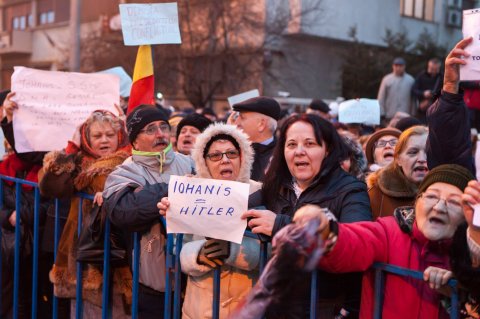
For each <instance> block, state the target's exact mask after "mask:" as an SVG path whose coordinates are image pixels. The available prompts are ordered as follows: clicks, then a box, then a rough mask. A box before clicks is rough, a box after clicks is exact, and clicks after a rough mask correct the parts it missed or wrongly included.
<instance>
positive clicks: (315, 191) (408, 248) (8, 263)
mask: <svg viewBox="0 0 480 319" xmlns="http://www.w3.org/2000/svg"><path fill="white" fill-rule="evenodd" d="M470 42H471V39H465V40H462V41H460V42H459V43H458V44H457V45H456V46H455V48H453V49H452V51H451V52H450V53H449V55H448V56H447V57H446V59H445V66H444V74H441V73H440V65H441V63H440V60H438V59H431V60H430V61H428V68H427V70H426V71H425V72H424V73H422V74H421V75H419V77H417V79H416V80H415V79H413V78H412V77H411V76H407V74H406V73H405V61H404V60H403V59H401V58H397V59H395V60H394V63H393V73H392V74H390V75H387V76H386V77H385V78H384V79H383V80H382V84H381V86H380V90H379V98H378V99H379V103H380V106H381V110H382V119H383V121H382V123H383V125H381V126H377V127H371V126H370V127H369V126H366V125H363V124H362V123H359V124H355V125H350V124H349V125H346V124H343V123H339V122H338V121H337V120H336V119H335V118H334V117H332V115H331V114H330V113H329V111H330V107H329V106H328V104H326V103H325V102H323V101H322V100H313V101H312V103H311V104H310V106H309V107H308V109H307V111H306V112H305V113H289V112H288V111H285V110H282V108H281V106H280V105H279V104H278V102H277V101H276V100H275V99H273V98H270V97H265V96H261V97H255V98H251V99H248V100H246V101H243V102H240V103H237V104H235V105H233V107H232V111H231V112H230V113H229V114H227V116H225V118H224V119H218V118H217V115H216V114H215V113H214V112H212V111H211V110H209V109H203V110H201V111H199V112H191V113H185V112H174V113H171V112H170V111H169V110H168V109H166V108H164V107H162V106H161V105H140V106H137V107H136V108H134V109H133V110H132V111H131V112H130V113H129V114H126V115H125V114H124V113H123V110H122V109H121V107H118V112H119V115H118V116H117V115H115V114H113V113H111V112H109V111H106V110H97V111H95V112H93V113H92V114H91V115H90V116H89V117H88V118H87V119H86V120H85V121H84V123H83V124H82V125H80V126H79V127H78V128H77V129H76V131H75V134H74V135H73V136H72V138H71V140H70V141H69V142H68V144H67V145H66V147H65V149H63V150H55V151H52V152H48V153H45V152H30V153H18V152H16V149H15V136H14V133H13V122H12V120H13V117H14V116H15V110H16V109H17V108H19V107H21V105H18V104H17V103H15V102H14V101H15V92H4V93H3V95H2V96H0V98H2V99H3V100H4V101H3V105H2V108H3V114H4V115H5V116H4V117H3V119H2V121H1V127H2V130H3V132H4V135H5V139H6V142H7V145H8V147H9V148H11V151H10V152H9V153H8V154H7V155H6V156H5V157H4V159H3V161H2V162H1V163H0V174H2V175H5V176H10V177H18V178H22V179H24V180H27V181H31V182H36V183H38V185H39V189H40V193H41V200H40V208H39V209H38V214H39V217H40V218H39V221H40V225H41V236H40V241H41V245H40V247H41V252H40V257H39V269H38V274H39V305H38V307H39V308H38V313H41V314H42V317H49V316H51V312H52V310H51V309H52V303H51V296H52V294H54V295H55V296H56V297H58V298H59V304H58V310H59V312H58V316H59V317H60V318H69V317H75V313H76V309H77V307H76V300H77V298H82V299H83V316H84V317H86V318H96V317H100V316H101V312H102V281H103V278H102V276H103V272H102V264H101V263H100V262H99V261H98V260H101V258H102V257H101V255H100V257H98V255H95V254H94V253H95V252H96V251H98V250H99V249H100V250H101V249H102V248H98V247H94V246H95V245H94V243H89V242H88V241H87V243H85V240H84V238H83V237H82V234H81V233H80V234H79V233H78V220H79V219H78V215H79V211H80V207H79V205H80V202H79V198H78V197H76V196H75V194H76V193H77V192H85V193H88V194H91V195H93V198H94V199H93V200H92V201H90V200H84V201H83V202H82V206H81V211H82V223H83V227H82V229H88V223H89V222H91V221H92V220H93V223H100V224H101V223H104V221H105V219H106V218H108V219H109V220H110V222H111V227H112V231H111V245H112V256H111V260H112V268H111V269H112V271H111V278H110V279H111V283H112V284H111V287H112V289H111V291H112V298H111V304H112V309H113V310H112V317H114V318H129V317H130V316H131V312H130V309H131V304H132V271H131V269H132V258H131V257H132V246H133V242H132V236H131V234H132V233H133V232H139V233H140V234H141V241H140V266H139V290H138V316H139V318H161V317H162V316H163V313H164V309H165V305H164V297H165V287H166V282H165V280H166V271H167V270H166V255H165V244H166V229H165V227H164V225H163V224H162V223H161V221H160V216H165V215H166V214H168V213H167V211H168V208H169V206H170V201H169V199H168V182H169V179H170V176H171V175H180V176H185V175H187V176H193V177H200V178H210V179H217V180H227V181H238V182H242V183H248V184H249V185H250V195H249V199H248V210H247V211H245V212H243V214H242V216H241V218H242V219H245V220H246V221H247V227H248V230H250V231H251V232H252V233H254V234H258V236H259V237H258V239H253V238H247V237H244V239H243V241H242V243H241V244H235V243H231V242H228V241H224V240H219V239H214V238H205V237H202V236H198V235H194V234H193V235H185V236H184V240H183V244H182V246H183V247H182V249H181V252H180V261H181V269H182V271H183V273H184V274H185V275H186V276H187V281H186V287H185V292H184V294H182V305H183V306H182V314H183V318H192V319H197V318H211V316H212V298H213V269H215V268H220V269H221V283H220V300H219V304H220V318H228V317H229V316H235V313H238V309H240V308H242V307H245V309H247V308H248V307H249V302H248V301H247V302H245V300H252V298H251V297H250V298H249V294H250V293H251V292H252V288H253V287H254V285H255V283H257V285H259V284H260V282H263V281H258V280H259V276H261V275H262V274H260V273H259V270H258V268H259V262H260V261H259V258H260V240H262V241H270V240H271V239H272V238H276V237H277V235H278V236H282V234H283V233H284V230H285V229H287V228H288V227H290V226H292V224H295V225H303V224H305V223H306V221H308V220H313V219H314V220H317V222H318V225H319V226H318V229H317V235H316V236H317V237H318V239H319V242H321V240H322V241H323V242H324V243H325V245H324V246H322V251H323V256H322V258H321V259H320V262H319V263H318V265H317V266H316V268H318V276H317V279H315V280H317V281H318V298H317V300H316V308H317V315H318V317H319V318H365V319H366V318H372V317H373V305H374V292H373V287H374V284H373V272H372V271H371V269H370V267H371V266H372V264H373V263H375V262H384V263H389V264H393V265H397V266H402V267H405V268H409V269H413V270H416V271H421V272H423V273H424V281H419V280H416V279H409V278H403V277H398V276H394V275H386V283H385V298H384V300H383V307H382V314H383V318H387V319H388V318H413V317H415V318H446V317H448V313H449V312H451V311H455V310H453V309H450V308H449V307H448V303H447V302H446V301H447V300H448V298H449V296H450V293H451V292H450V291H449V290H448V287H447V286H446V283H447V282H448V280H449V279H450V278H453V277H455V278H457V279H458V280H459V283H460V288H461V289H462V290H463V291H464V292H465V293H464V294H462V309H461V310H462V315H463V316H464V317H465V318H478V317H479V313H480V310H479V308H478V307H479V302H480V282H479V278H480V268H479V267H480V227H479V226H476V225H474V224H473V215H474V207H475V206H476V205H477V204H479V203H480V182H478V181H476V178H475V167H474V158H475V152H476V151H477V150H475V149H474V147H473V146H472V145H474V143H472V137H471V126H470V122H469V116H470V115H469V113H470V112H469V110H468V108H467V107H466V105H465V102H464V96H463V90H462V88H461V85H460V81H459V65H462V64H466V63H468V62H467V61H466V59H464V58H462V57H468V56H469V53H468V45H469V44H470ZM412 94H413V95H412ZM412 96H414V97H416V99H417V103H416V104H414V105H416V108H415V110H412V108H411V105H412V104H411V103H412ZM397 112H404V113H407V116H405V115H402V114H400V115H398V114H396V113H397ZM400 118H401V119H400ZM17 190H18V189H16V188H15V187H14V184H13V183H12V182H8V181H5V182H4V192H3V196H4V199H3V207H2V209H1V210H0V218H1V220H0V221H1V226H2V274H1V275H2V281H1V285H2V308H1V310H2V313H1V317H2V318H8V317H10V316H11V315H12V298H11V296H12V290H13V289H12V285H13V279H12V278H13V276H12V272H13V261H12V260H13V259H12V258H13V257H12V256H13V249H14V248H13V244H12V242H13V241H14V237H13V236H12V235H11V234H14V230H15V227H19V226H21V227H22V232H21V241H22V244H21V247H22V252H21V268H20V271H21V274H22V275H21V280H20V287H21V288H20V295H21V297H20V299H19V300H20V302H19V312H18V313H19V315H20V317H21V318H25V317H28V316H30V309H31V302H32V300H31V295H30V294H29V293H30V291H31V279H30V278H29V276H30V274H31V264H32V256H31V243H32V239H31V234H32V229H33V223H34V221H33V220H34V218H33V214H34V213H33V212H34V209H33V205H34V193H33V188H32V187H30V186H28V185H27V186H23V187H22V191H21V194H17V192H16V191H17ZM17 196H21V202H22V205H21V208H22V210H21V212H18V213H17V212H16V211H15V209H16V204H15V203H16V197H17ZM55 198H57V199H59V209H58V214H57V218H59V220H60V229H61V237H60V240H59V244H58V247H57V249H56V251H54V231H53V230H54V227H55V219H56V214H55V205H54V204H53V199H55ZM97 216H99V218H98V219H94V218H96V217H97ZM320 239H321V240H320ZM101 246H102V247H103V241H102V243H101ZM92 247H93V248H92ZM95 249H96V250H95ZM271 254H273V256H275V255H278V256H280V255H281V254H279V252H278V250H276V246H275V244H274V245H273V250H272V252H271ZM54 255H55V256H56V257H55V259H54ZM85 258H86V259H85ZM95 258H97V259H95ZM98 258H100V259H98ZM78 260H88V262H85V263H84V264H83V267H82V293H81V296H78V295H77V293H76V289H75V287H76V283H77V280H78V278H77V273H78V269H77V261H78ZM298 264H302V262H298ZM290 265H291V267H292V269H289V274H288V278H283V280H274V281H273V282H275V283H280V286H275V284H274V285H273V286H272V287H267V288H268V289H269V292H268V293H265V295H267V294H272V295H274V296H275V298H272V299H271V300H270V301H269V302H268V303H265V304H264V308H265V309H263V310H262V312H263V313H264V314H265V316H266V317H267V318H307V317H308V316H309V314H310V311H311V307H310V282H311V280H312V278H311V274H310V273H309V272H306V271H303V270H302V268H301V267H296V266H295V265H296V263H291V264H290ZM289 267H290V266H289ZM272 268H274V266H272V267H270V268H269V270H271V269H272ZM265 275H268V273H267V274H265V273H264V274H263V275H262V276H265ZM263 288H265V289H267V288H266V287H263Z"/></svg>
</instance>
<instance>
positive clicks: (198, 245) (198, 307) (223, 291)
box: [158, 124, 261, 319]
mask: <svg viewBox="0 0 480 319" xmlns="http://www.w3.org/2000/svg"><path fill="white" fill-rule="evenodd" d="M192 158H193V160H194V161H195V166H196V170H197V175H196V176H197V177H201V178H213V179H220V180H230V181H238V182H243V183H249V184H250V193H253V192H255V191H257V190H259V189H260V187H261V184H260V183H258V182H255V181H252V180H250V171H251V168H252V163H253V149H252V148H251V143H250V141H249V140H248V137H247V135H246V134H245V133H243V132H242V131H240V130H239V129H238V128H236V127H235V126H233V125H226V124H213V125H211V126H209V127H208V128H207V129H206V130H205V131H204V132H203V133H202V134H200V135H199V136H197V140H196V142H195V146H194V149H193V150H192ZM168 206H169V202H168V198H163V199H162V201H161V202H160V203H159V204H158V208H159V209H160V213H161V214H163V215H164V214H165V211H166V209H167V208H168ZM259 247H260V246H259V241H258V240H255V239H251V238H245V237H244V238H243V241H242V244H241V245H238V244H235V243H231V242H227V241H223V240H217V239H205V238H204V237H200V236H193V237H192V236H186V239H185V241H184V245H183V248H182V250H181V253H180V261H181V266H182V271H183V272H184V273H186V274H187V275H188V282H187V288H186V294H185V301H184V303H183V309H182V312H183V318H188V319H200V318H211V317H212V300H213V299H212V298H213V269H214V268H215V267H221V281H220V318H227V317H228V316H229V314H230V313H231V312H232V311H233V309H235V307H236V306H237V304H238V302H239V301H240V300H241V299H242V298H243V297H244V296H245V295H246V294H247V293H248V292H249V291H250V289H251V288H252V286H253V284H254V281H255V280H256V279H257V278H258V270H257V269H256V268H257V267H258V263H259V252H260V248H259Z"/></svg>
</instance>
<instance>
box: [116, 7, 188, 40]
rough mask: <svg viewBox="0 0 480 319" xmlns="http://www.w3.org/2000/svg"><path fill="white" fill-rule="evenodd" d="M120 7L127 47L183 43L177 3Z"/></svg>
mask: <svg viewBox="0 0 480 319" xmlns="http://www.w3.org/2000/svg"><path fill="white" fill-rule="evenodd" d="M119 6H120V17H121V19H122V33H123V42H124V44H125V45H143V44H166V43H182V40H181V38H180V28H179V27H178V9H177V3H176V2H172V3H148V4H120V5H119Z"/></svg>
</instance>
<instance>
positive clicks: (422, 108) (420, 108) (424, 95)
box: [412, 58, 443, 123]
mask: <svg viewBox="0 0 480 319" xmlns="http://www.w3.org/2000/svg"><path fill="white" fill-rule="evenodd" d="M441 66H442V63H441V62H440V60H439V59H437V58H432V59H430V60H428V64H427V69H426V70H425V71H423V72H421V73H420V74H419V75H418V76H417V78H416V79H415V83H414V84H413V86H412V95H413V96H414V97H415V98H416V99H417V112H416V113H417V114H416V117H417V118H418V119H419V120H420V121H421V122H422V123H426V118H425V113H426V112H427V109H428V107H429V106H430V105H431V104H432V102H433V97H434V96H435V94H436V93H438V92H435V90H438V89H440V88H441V87H442V86H441V81H442V78H443V75H442V74H441V73H440V67H441Z"/></svg>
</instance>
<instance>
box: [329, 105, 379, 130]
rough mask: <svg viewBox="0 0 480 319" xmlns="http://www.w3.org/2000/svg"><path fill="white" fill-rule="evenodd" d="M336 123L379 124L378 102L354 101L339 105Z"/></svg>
mask: <svg viewBox="0 0 480 319" xmlns="http://www.w3.org/2000/svg"><path fill="white" fill-rule="evenodd" d="M338 121H339V122H341V123H362V124H373V125H379V124H380V104H379V103H378V100H371V99H355V100H347V101H344V102H342V103H340V105H339V107H338Z"/></svg>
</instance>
